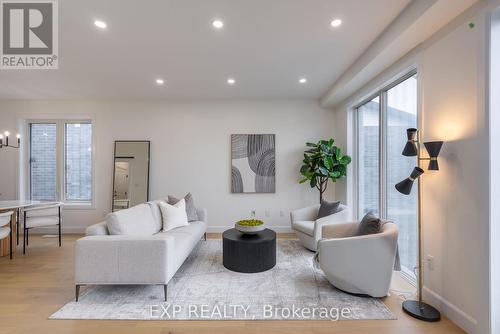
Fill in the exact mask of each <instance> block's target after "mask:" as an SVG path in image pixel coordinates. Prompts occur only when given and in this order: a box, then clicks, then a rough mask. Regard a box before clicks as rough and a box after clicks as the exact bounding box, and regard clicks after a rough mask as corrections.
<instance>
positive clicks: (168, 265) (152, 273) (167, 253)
mask: <svg viewBox="0 0 500 334" xmlns="http://www.w3.org/2000/svg"><path fill="white" fill-rule="evenodd" d="M197 213H198V217H199V221H194V222H190V223H189V225H188V226H182V227H178V228H175V229H173V230H169V231H167V232H163V231H162V218H161V211H160V208H159V206H158V201H152V202H148V203H145V204H139V205H137V206H134V207H132V208H129V209H126V210H121V211H117V212H113V213H111V214H110V215H108V216H107V218H106V222H102V223H98V224H95V225H92V226H90V227H88V228H87V231H86V236H85V237H83V238H81V239H78V240H77V241H76V246H75V286H76V301H78V296H79V291H80V286H81V285H120V284H126V285H135V284H137V285H146V284H158V285H163V287H164V294H165V300H166V299H167V284H168V282H169V281H170V279H171V278H172V277H173V276H174V274H175V273H176V271H177V270H178V269H179V267H180V266H181V265H182V263H183V262H184V260H185V259H186V258H187V257H188V256H189V254H190V253H191V251H192V250H193V249H194V247H195V246H196V244H197V243H198V242H199V240H200V239H201V238H203V237H205V240H206V229H207V213H206V210H199V209H198V210H197Z"/></svg>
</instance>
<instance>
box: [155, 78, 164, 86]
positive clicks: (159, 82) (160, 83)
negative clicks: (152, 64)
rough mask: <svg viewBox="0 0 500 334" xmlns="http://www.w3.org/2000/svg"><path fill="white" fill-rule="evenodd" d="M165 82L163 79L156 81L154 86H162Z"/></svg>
mask: <svg viewBox="0 0 500 334" xmlns="http://www.w3.org/2000/svg"><path fill="white" fill-rule="evenodd" d="M164 83H165V81H164V80H163V79H156V84H157V85H163V84H164Z"/></svg>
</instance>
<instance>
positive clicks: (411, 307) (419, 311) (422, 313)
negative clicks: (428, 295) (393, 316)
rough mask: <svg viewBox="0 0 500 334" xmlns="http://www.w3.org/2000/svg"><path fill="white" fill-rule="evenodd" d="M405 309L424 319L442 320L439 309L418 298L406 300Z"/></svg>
mask: <svg viewBox="0 0 500 334" xmlns="http://www.w3.org/2000/svg"><path fill="white" fill-rule="evenodd" d="M403 311H405V312H406V313H407V314H409V315H411V316H412V317H414V318H417V319H419V320H422V321H428V322H435V321H439V320H441V314H440V313H439V311H438V310H437V309H435V308H434V307H432V306H430V305H429V304H426V303H424V302H419V301H417V300H405V301H404V302H403Z"/></svg>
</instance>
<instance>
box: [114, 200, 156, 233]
mask: <svg viewBox="0 0 500 334" xmlns="http://www.w3.org/2000/svg"><path fill="white" fill-rule="evenodd" d="M106 225H107V226H108V231H109V234H119V235H137V236H146V235H153V234H155V233H157V232H158V229H157V227H156V222H155V219H154V217H153V214H152V212H151V208H150V206H149V205H148V204H145V203H144V204H139V205H136V206H133V207H131V208H130V209H126V210H120V211H116V212H112V213H110V214H108V215H107V217H106Z"/></svg>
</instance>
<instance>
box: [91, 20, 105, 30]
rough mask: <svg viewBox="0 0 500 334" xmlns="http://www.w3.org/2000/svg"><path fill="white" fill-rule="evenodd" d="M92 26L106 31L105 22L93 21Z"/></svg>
mask: <svg viewBox="0 0 500 334" xmlns="http://www.w3.org/2000/svg"><path fill="white" fill-rule="evenodd" d="M94 25H95V26H96V27H97V28H100V29H106V27H107V26H108V25H107V24H106V22H104V21H101V20H95V21H94Z"/></svg>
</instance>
